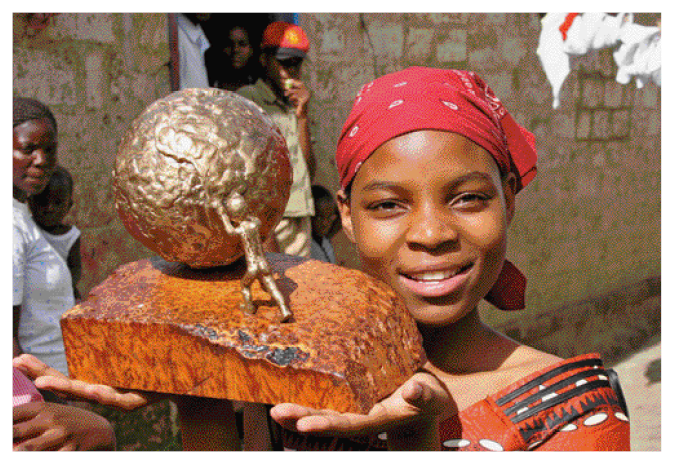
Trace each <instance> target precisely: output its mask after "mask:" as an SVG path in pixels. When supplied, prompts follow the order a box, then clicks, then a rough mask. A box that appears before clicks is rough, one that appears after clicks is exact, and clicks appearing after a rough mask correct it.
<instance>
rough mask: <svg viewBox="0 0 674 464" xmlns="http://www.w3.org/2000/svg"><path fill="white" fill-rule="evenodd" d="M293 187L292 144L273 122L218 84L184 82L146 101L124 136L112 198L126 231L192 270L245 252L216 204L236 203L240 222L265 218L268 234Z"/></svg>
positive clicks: (234, 219)
mask: <svg viewBox="0 0 674 464" xmlns="http://www.w3.org/2000/svg"><path fill="white" fill-rule="evenodd" d="M291 185H292V166H291V164H290V159H289V157H288V148H287V146H286V142H285V139H284V138H283V136H282V135H281V132H280V131H279V129H278V128H277V127H276V125H275V124H274V122H273V121H272V120H271V118H270V117H269V116H268V115H267V114H266V113H265V112H264V111H263V110H262V109H261V108H260V107H259V106H257V105H256V104H254V103H253V102H251V101H249V100H247V99H246V98H244V97H242V96H240V95H238V94H236V93H233V92H229V91H225V90H220V89H185V90H181V91H179V92H174V93H172V94H170V95H168V96H167V97H165V98H162V99H159V100H157V101H155V102H154V103H152V104H151V105H150V106H148V107H147V108H146V109H145V110H144V111H143V112H142V113H141V114H140V116H138V118H136V119H135V120H134V121H133V123H132V125H131V128H130V130H129V131H128V132H127V133H126V135H125V136H124V137H123V139H122V141H121V144H120V147H119V150H118V152H117V158H116V161H115V168H114V171H113V191H114V194H115V205H116V207H117V211H118V213H119V215H120V217H121V219H122V222H123V224H124V226H125V227H126V229H127V230H128V231H129V233H130V234H131V235H132V236H133V237H134V238H136V239H137V240H138V241H140V242H141V243H142V244H143V245H145V246H146V247H148V248H149V249H150V250H152V251H154V252H155V253H157V254H159V255H160V256H161V257H162V258H164V259H165V260H167V261H174V262H181V263H184V264H187V265H188V266H190V267H194V268H205V267H214V266H220V265H225V264H229V263H231V262H233V261H235V260H237V259H238V258H239V257H241V256H242V255H243V247H242V245H241V240H240V239H239V237H238V236H237V235H230V234H228V233H227V232H226V230H225V226H224V224H223V220H222V217H221V216H220V215H219V214H218V213H217V212H216V208H215V207H214V206H213V205H214V204H216V203H218V202H219V203H220V204H222V205H226V204H228V200H229V204H236V205H237V207H236V214H237V215H238V216H241V217H230V220H231V221H232V222H233V223H235V224H236V223H238V222H239V221H241V220H243V219H245V217H243V216H246V217H256V218H257V219H259V221H260V237H261V239H262V240H265V239H266V238H267V237H268V236H269V234H270V233H271V232H272V231H273V229H274V227H276V225H277V224H278V223H279V221H280V220H281V218H282V216H283V211H284V209H285V206H286V203H287V202H288V198H289V196H290V187H291ZM241 198H243V204H241V203H242V202H241Z"/></svg>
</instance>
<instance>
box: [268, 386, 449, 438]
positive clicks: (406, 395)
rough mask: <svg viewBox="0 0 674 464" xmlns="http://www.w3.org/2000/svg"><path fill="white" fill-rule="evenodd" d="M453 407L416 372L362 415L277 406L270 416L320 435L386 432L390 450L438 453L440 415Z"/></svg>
mask: <svg viewBox="0 0 674 464" xmlns="http://www.w3.org/2000/svg"><path fill="white" fill-rule="evenodd" d="M456 409H457V408H456V404H455V403H454V401H453V400H452V399H451V396H450V394H449V392H448V391H447V389H446V388H445V386H444V385H443V384H442V383H441V382H440V381H439V380H438V379H437V378H436V377H435V376H433V375H431V374H429V373H417V374H415V375H414V376H412V378H410V379H409V380H408V381H407V382H405V383H404V384H403V385H402V386H401V387H400V388H398V390H396V391H395V392H394V393H393V394H392V395H391V396H389V397H387V398H385V399H384V400H382V401H381V402H379V403H377V404H375V405H374V407H373V408H372V409H371V410H370V412H369V413H368V414H366V415H362V414H352V413H338V412H335V411H330V410H327V409H323V410H318V409H312V408H307V407H304V406H300V405H297V404H287V403H286V404H280V405H277V406H275V407H274V408H272V410H271V416H272V418H273V419H274V420H275V421H277V422H278V423H279V424H280V425H281V426H282V427H285V428H288V429H290V430H295V431H298V432H300V433H312V434H317V435H321V436H336V437H352V436H359V435H376V434H378V433H381V432H384V431H386V432H387V435H388V437H387V444H388V447H389V449H391V450H439V449H440V439H439V435H438V433H439V432H438V421H439V418H440V415H447V414H449V415H451V414H452V413H453V411H456Z"/></svg>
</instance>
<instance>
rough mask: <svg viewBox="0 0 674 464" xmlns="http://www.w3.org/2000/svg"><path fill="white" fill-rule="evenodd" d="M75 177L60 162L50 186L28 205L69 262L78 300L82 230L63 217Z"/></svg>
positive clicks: (70, 201)
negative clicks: (64, 220) (67, 222)
mask: <svg viewBox="0 0 674 464" xmlns="http://www.w3.org/2000/svg"><path fill="white" fill-rule="evenodd" d="M73 186H74V182H73V178H72V176H71V175H70V173H69V172H68V170H67V169H66V168H64V167H63V166H57V167H56V171H54V174H52V176H51V179H49V183H48V184H47V187H46V188H45V189H44V190H43V191H42V192H40V193H38V194H37V195H33V196H32V197H30V198H28V206H29V207H30V211H31V213H33V219H34V220H35V223H36V224H37V225H38V226H39V227H40V229H42V234H43V235H44V238H46V239H47V241H48V242H49V244H50V245H51V246H52V247H53V248H54V250H56V252H57V253H58V254H59V255H61V257H62V258H63V259H64V260H65V262H66V263H67V264H68V269H69V270H70V277H71V279H72V281H73V293H74V295H75V301H76V302H77V301H79V300H80V299H81V295H80V292H79V290H78V289H77V284H78V283H79V281H80V278H81V277H82V256H81V254H80V236H81V232H80V230H79V229H78V228H77V227H76V226H74V225H72V224H65V223H64V222H63V219H64V218H65V217H66V215H67V214H68V212H69V211H70V209H71V208H72V207H73Z"/></svg>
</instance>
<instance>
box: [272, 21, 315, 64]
mask: <svg viewBox="0 0 674 464" xmlns="http://www.w3.org/2000/svg"><path fill="white" fill-rule="evenodd" d="M262 48H263V49H265V48H276V49H277V50H276V55H275V56H276V59H279V60H287V59H288V58H304V57H305V56H307V52H308V51H309V39H308V38H307V34H306V33H305V32H304V31H303V30H302V28H301V27H299V26H298V25H296V24H291V23H286V22H283V21H277V22H274V23H271V24H270V25H269V26H267V28H266V29H265V30H264V33H263V34H262Z"/></svg>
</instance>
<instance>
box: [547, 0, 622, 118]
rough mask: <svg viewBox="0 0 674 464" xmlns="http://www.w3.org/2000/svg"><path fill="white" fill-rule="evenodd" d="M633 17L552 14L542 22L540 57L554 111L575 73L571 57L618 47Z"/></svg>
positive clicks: (598, 14)
mask: <svg viewBox="0 0 674 464" xmlns="http://www.w3.org/2000/svg"><path fill="white" fill-rule="evenodd" d="M632 19H633V18H632V15H631V14H626V13H620V14H618V15H617V16H611V15H608V14H606V13H582V14H576V13H548V14H546V15H545V17H543V19H542V20H541V26H542V28H541V35H540V39H539V44H538V49H537V50H536V53H537V54H538V56H539V59H540V60H541V64H542V65H543V71H545V74H546V77H547V78H548V81H549V82H550V85H551V86H552V96H553V102H552V107H553V108H557V107H559V103H560V102H559V94H560V92H561V89H562V85H563V84H564V81H565V80H566V77H567V76H568V75H569V73H570V72H571V56H573V55H576V56H577V55H584V54H586V53H587V52H588V51H590V50H596V49H600V48H604V47H611V46H614V45H617V44H618V42H619V40H621V36H622V34H623V29H624V28H625V26H626V25H627V24H631V23H632Z"/></svg>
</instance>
